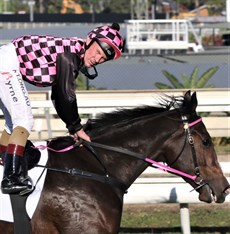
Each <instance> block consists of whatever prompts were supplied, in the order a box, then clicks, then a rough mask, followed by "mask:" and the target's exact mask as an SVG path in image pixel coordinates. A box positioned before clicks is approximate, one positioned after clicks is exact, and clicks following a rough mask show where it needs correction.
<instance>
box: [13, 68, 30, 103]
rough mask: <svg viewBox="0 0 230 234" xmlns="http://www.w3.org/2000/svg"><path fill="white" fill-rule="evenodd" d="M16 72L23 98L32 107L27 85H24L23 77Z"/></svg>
mask: <svg viewBox="0 0 230 234" xmlns="http://www.w3.org/2000/svg"><path fill="white" fill-rule="evenodd" d="M14 72H15V74H16V77H17V79H18V82H19V84H20V87H21V90H22V93H23V96H24V98H25V101H26V105H27V106H30V100H29V97H28V93H27V90H26V88H25V85H24V81H23V80H22V77H21V75H20V74H19V73H18V72H17V71H16V70H14Z"/></svg>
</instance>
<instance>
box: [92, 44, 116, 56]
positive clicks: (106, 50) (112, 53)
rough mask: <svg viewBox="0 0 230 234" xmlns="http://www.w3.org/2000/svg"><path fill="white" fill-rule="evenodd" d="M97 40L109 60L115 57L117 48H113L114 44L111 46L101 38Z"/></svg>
mask: <svg viewBox="0 0 230 234" xmlns="http://www.w3.org/2000/svg"><path fill="white" fill-rule="evenodd" d="M96 42H97V44H98V45H99V46H100V47H101V49H102V50H103V52H104V53H105V55H106V58H107V60H111V59H113V58H114V56H115V50H114V49H113V47H112V46H110V45H108V44H107V43H105V42H103V41H100V40H96Z"/></svg>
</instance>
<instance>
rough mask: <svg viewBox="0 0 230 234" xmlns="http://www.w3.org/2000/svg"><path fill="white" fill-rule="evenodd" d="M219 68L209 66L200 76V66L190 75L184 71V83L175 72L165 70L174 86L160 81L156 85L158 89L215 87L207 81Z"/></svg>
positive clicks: (164, 73) (166, 75)
mask: <svg viewBox="0 0 230 234" xmlns="http://www.w3.org/2000/svg"><path fill="white" fill-rule="evenodd" d="M218 69H219V67H212V68H209V69H208V70H207V71H206V72H204V73H203V74H202V75H201V76H200V77H198V71H199V69H198V67H195V68H194V70H193V72H192V74H191V75H190V77H188V76H187V75H186V74H184V73H183V74H182V77H181V78H182V81H183V83H181V82H180V81H179V80H178V79H177V78H176V77H175V76H174V75H173V74H171V73H169V72H168V71H166V70H163V71H162V73H163V75H164V76H165V77H166V78H167V79H168V80H169V82H170V83H171V84H172V86H170V85H167V84H164V83H160V82H156V83H155V86H156V87H157V88H158V89H187V88H214V87H215V86H214V85H212V84H207V82H208V81H209V80H210V79H211V78H212V76H213V75H214V74H215V73H216V72H217V70H218Z"/></svg>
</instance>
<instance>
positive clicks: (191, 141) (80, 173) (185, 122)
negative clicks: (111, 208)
mask: <svg viewBox="0 0 230 234" xmlns="http://www.w3.org/2000/svg"><path fill="white" fill-rule="evenodd" d="M182 122H183V125H184V130H185V133H186V139H185V140H187V142H188V143H189V145H190V148H191V153H192V159H193V162H194V174H195V175H190V174H187V173H184V172H182V171H180V170H177V169H174V168H172V167H170V166H167V165H165V164H163V163H159V162H156V161H154V160H153V159H151V158H148V157H145V156H143V155H142V154H140V153H136V152H132V151H129V150H127V149H123V148H118V147H113V146H109V145H105V144H101V143H96V142H87V141H83V140H80V141H79V142H77V143H75V144H73V145H70V146H68V147H66V148H64V149H61V150H55V149H53V148H50V147H49V146H43V145H40V146H37V147H36V148H38V149H45V148H47V149H48V150H50V151H54V152H57V153H60V152H66V151H69V150H71V149H74V148H76V147H79V145H83V146H85V147H86V148H87V149H88V150H89V151H90V152H91V153H92V154H93V155H94V156H95V157H96V159H97V160H98V161H99V162H100V164H101V165H102V166H103V168H104V172H105V175H98V174H95V173H91V172H88V171H82V170H78V169H76V168H73V169H57V168H50V167H48V166H41V165H37V166H38V167H43V168H45V169H48V170H52V171H56V172H62V173H68V174H71V175H77V176H81V177H86V178H90V179H94V180H97V181H101V182H104V183H108V184H110V185H113V186H115V187H118V188H120V189H121V190H123V191H125V190H126V189H127V188H128V186H126V185H125V184H124V183H123V182H121V181H120V180H119V179H116V178H113V177H111V176H109V174H108V173H107V170H106V168H105V167H104V165H103V164H102V162H101V161H100V159H99V157H98V155H97V153H96V151H95V150H94V147H95V148H101V149H105V150H108V151H113V152H116V153H121V154H126V155H128V156H131V157H134V158H136V159H139V160H142V161H145V162H146V163H148V166H151V167H154V168H157V169H160V170H163V171H166V172H169V173H172V174H176V175H180V176H182V177H185V178H187V179H190V180H192V181H193V182H194V183H195V184H196V185H197V187H196V188H194V189H193V190H198V189H199V188H201V187H203V186H204V185H206V184H207V182H205V180H204V179H203V177H202V176H201V174H200V170H199V165H198V162H197V156H196V151H195V147H194V139H193V136H192V134H191V129H190V128H191V127H193V126H194V125H196V124H198V123H200V122H202V118H201V117H199V118H198V119H197V120H195V121H193V122H189V121H188V119H187V117H186V116H182ZM185 143H186V142H185ZM183 149H184V147H183ZM183 149H182V151H181V153H182V152H183ZM181 153H180V154H181ZM193 190H192V191H193Z"/></svg>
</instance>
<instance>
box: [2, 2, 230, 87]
mask: <svg viewBox="0 0 230 234" xmlns="http://www.w3.org/2000/svg"><path fill="white" fill-rule="evenodd" d="M228 5H229V0H206V1H205V0H190V1H187V0H176V1H173V0H142V1H140V0H130V1H126V0H116V1H115V0H98V1H95V0H78V1H77V0H76V1H74V0H46V1H44V0H36V1H33V0H14V1H13V0H0V44H4V43H7V42H9V41H10V40H12V39H13V38H16V37H18V36H21V35H27V34H48V35H53V36H63V37H81V38H86V35H87V33H88V32H89V31H91V30H92V29H93V28H94V27H96V26H99V25H101V24H110V23H112V22H118V23H120V25H121V34H122V35H123V37H124V38H125V42H126V43H125V47H124V51H123V56H122V58H121V59H120V60H118V61H111V62H108V63H106V64H101V65H99V66H97V69H98V72H99V76H98V78H97V79H95V80H93V81H86V80H84V77H83V76H82V77H80V81H81V82H80V83H79V85H78V89H114V90H117V89H119V90H120V89H123V90H136V89H159V88H170V86H171V88H173V86H174V85H175V84H172V79H170V77H172V76H173V77H174V78H176V79H178V80H179V81H180V82H181V84H182V88H183V86H184V83H185V82H184V81H183V79H184V78H183V77H185V76H186V77H187V79H189V78H191V76H192V74H193V72H194V71H196V72H197V75H196V76H197V77H196V78H197V79H200V78H202V76H204V75H205V74H206V72H207V71H209V78H208V80H207V82H206V83H205V84H204V87H218V88H225V87H229V77H228V74H229V61H230V60H229V48H230V47H229V45H230V36H229V34H230V23H229V22H228V21H229V20H228V18H229V17H228V13H227V12H228ZM133 20H134V21H133ZM142 20H144V21H146V23H144V24H142V23H141V21H142ZM160 20H163V22H161V23H159V21H160ZM174 20H182V22H181V24H180V25H179V26H178V25H176V26H175V25H174V23H173V22H174ZM136 22H138V25H137V23H136ZM177 26H178V28H175V27H177ZM166 29H167V31H166ZM146 32H148V33H149V34H146ZM151 33H152V34H151ZM174 35H177V36H178V38H179V39H175V38H173V36H174ZM153 37H154V38H153ZM143 42H144V43H145V44H143ZM167 42H168V44H170V43H174V44H173V45H172V46H168V45H167ZM162 43H163V44H162ZM165 43H166V44H165ZM182 44H183V45H182ZM133 48H134V49H133ZM210 69H211V71H210ZM166 73H167V74H166ZM159 83H161V84H159ZM162 83H163V84H164V85H163V84H162ZM28 87H29V90H33V89H36V87H32V86H30V85H28ZM174 88H178V87H174ZM180 88H181V87H180ZM185 88H186V87H185ZM191 88H196V87H191ZM201 88H202V87H201Z"/></svg>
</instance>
